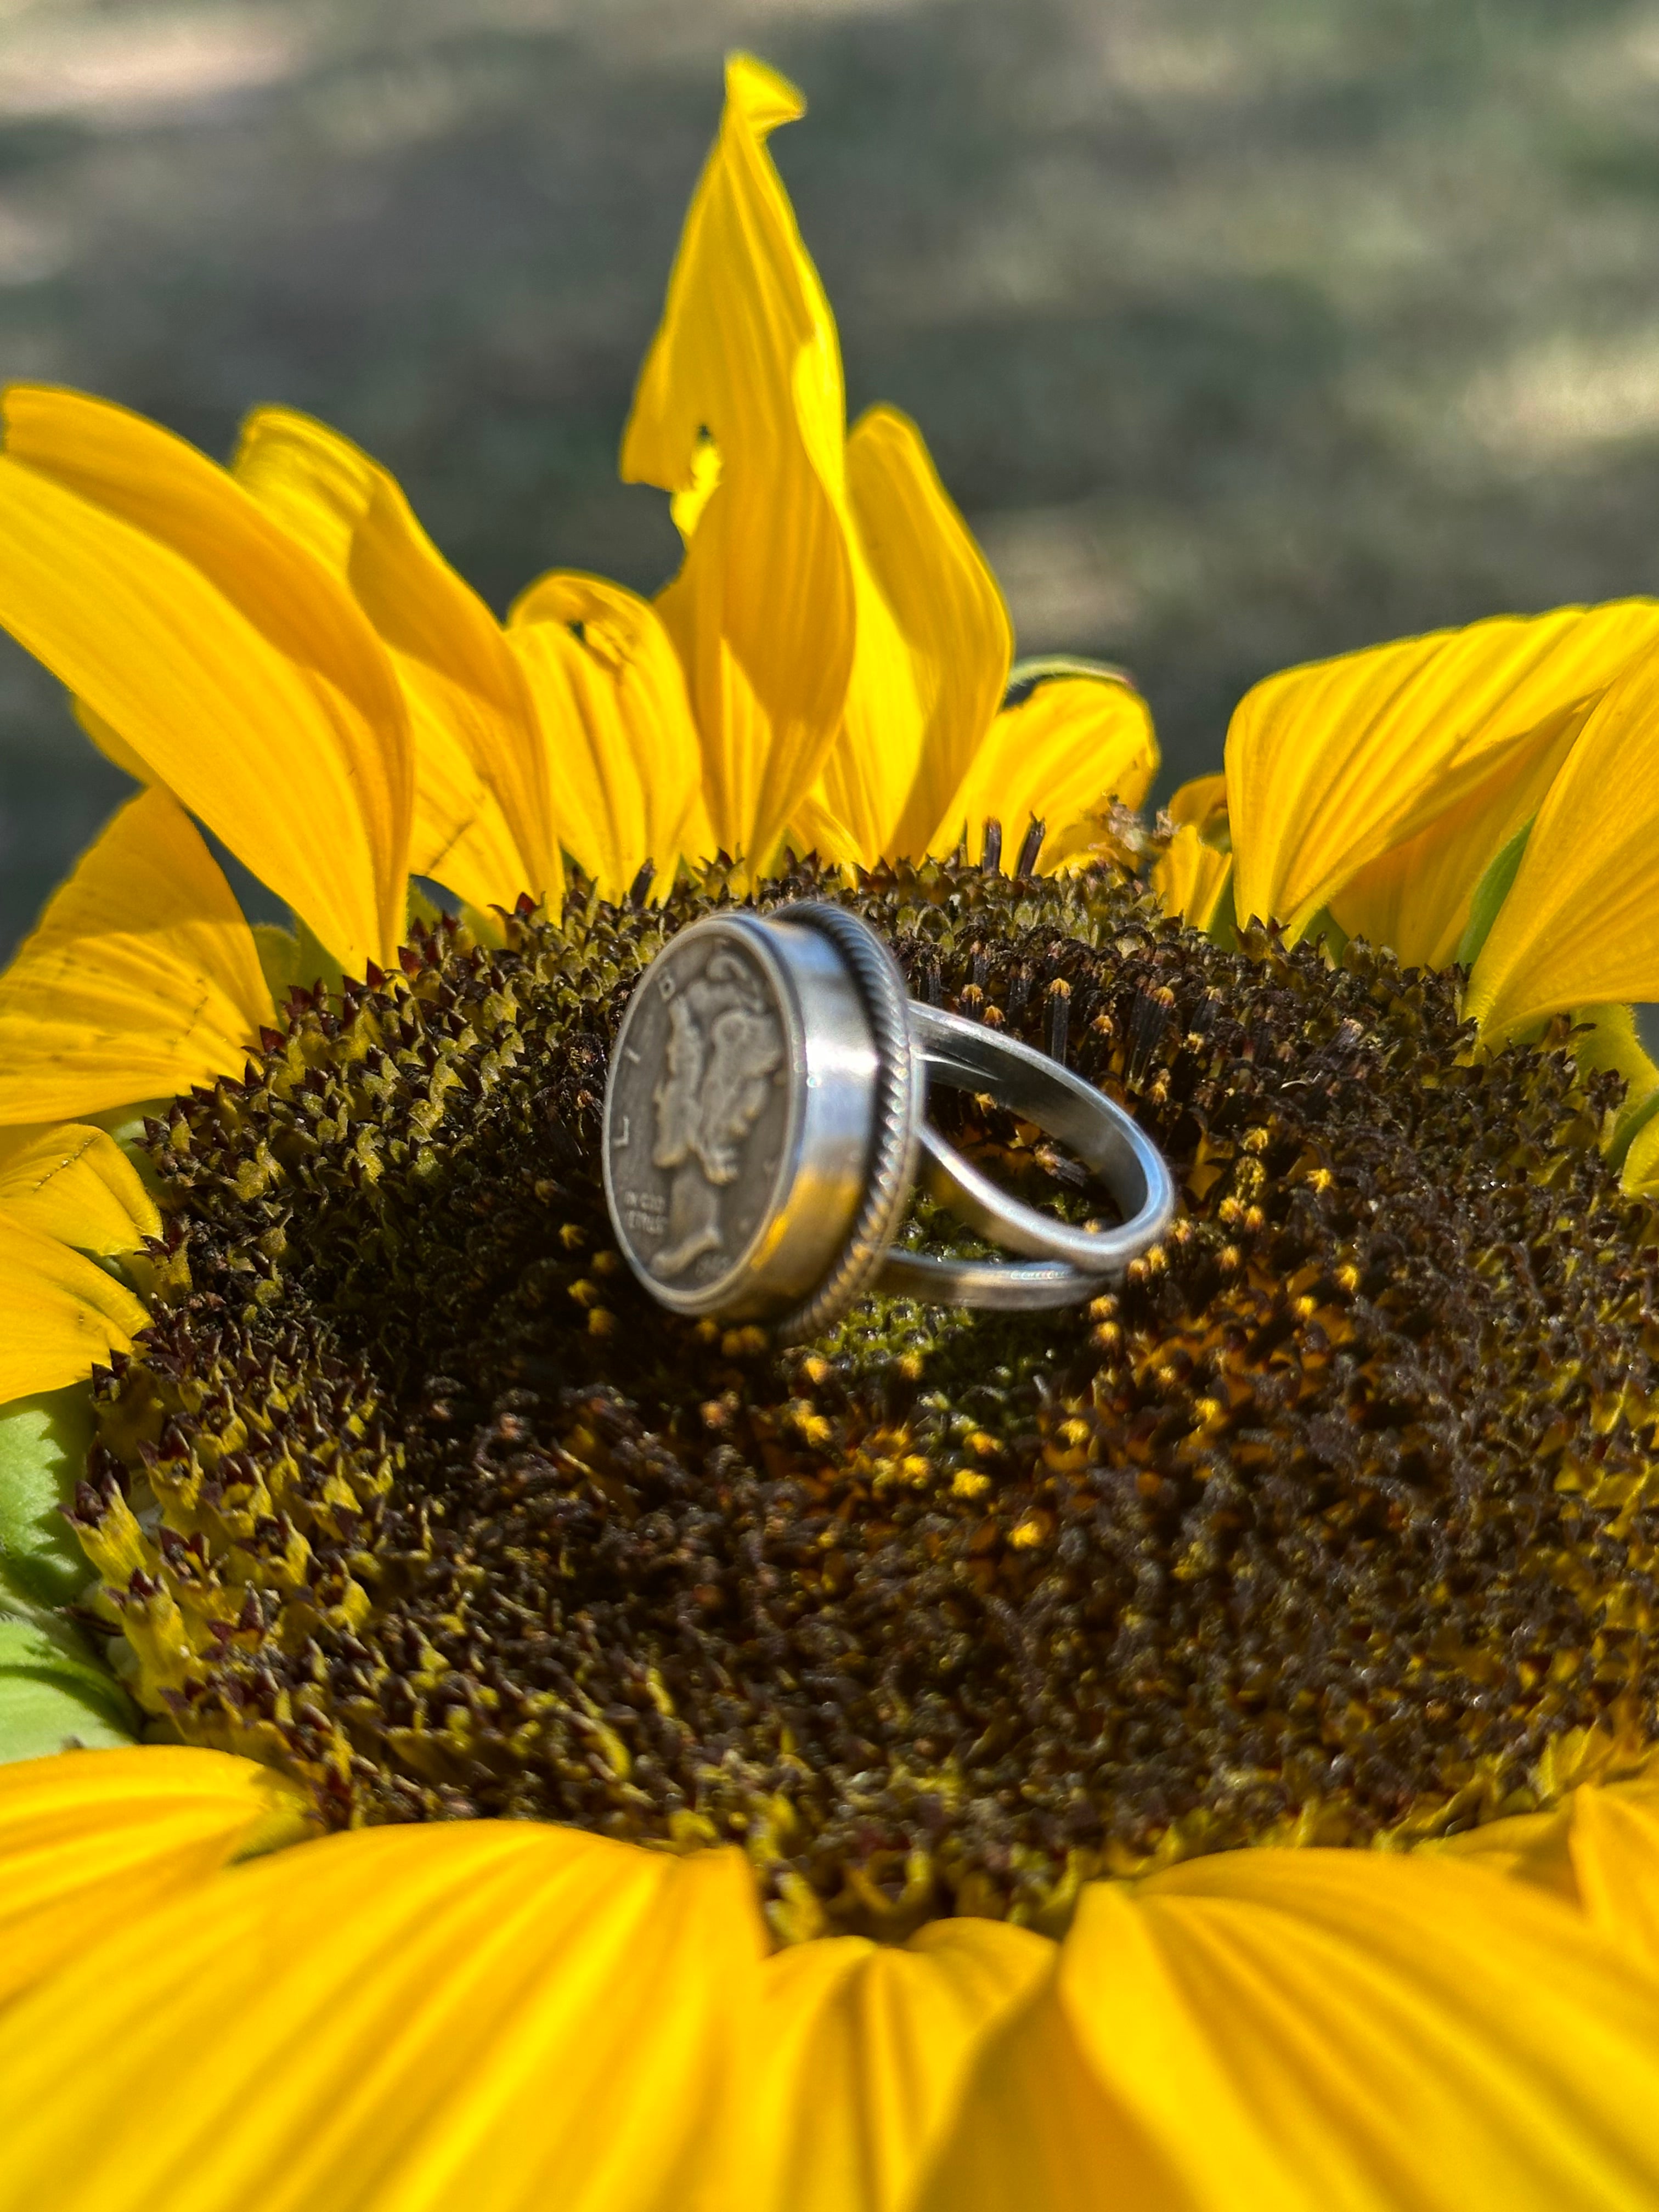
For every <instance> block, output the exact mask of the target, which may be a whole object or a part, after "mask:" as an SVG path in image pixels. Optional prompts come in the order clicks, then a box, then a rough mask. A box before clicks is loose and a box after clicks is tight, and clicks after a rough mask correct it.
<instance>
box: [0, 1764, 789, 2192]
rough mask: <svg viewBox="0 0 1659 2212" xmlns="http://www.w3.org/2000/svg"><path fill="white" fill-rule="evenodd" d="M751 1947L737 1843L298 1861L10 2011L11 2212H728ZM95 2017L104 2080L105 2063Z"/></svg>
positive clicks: (1, 2091)
mask: <svg viewBox="0 0 1659 2212" xmlns="http://www.w3.org/2000/svg"><path fill="white" fill-rule="evenodd" d="M88 1756H89V1757H91V1758H94V1759H99V1760H105V1759H107V1760H110V1761H113V1760H115V1759H120V1758H122V1757H123V1756H124V1754H121V1753H94V1754H89V1755H88ZM140 1756H143V1754H140ZM69 1763H70V1762H64V1764H66V1765H67V1764H69ZM761 1949H762V1942H761V1933H760V1926H759V1921H758V1917H757V1912H756V1909H755V1904H754V1897H753V1888H752V1883H751V1881H750V1875H749V1873H748V1869H747V1868H746V1866H745V1864H744V1861H743V1860H742V1859H741V1858H740V1857H738V1855H737V1854H736V1853H720V1854H713V1855H708V1856H706V1857H700V1858H696V1859H676V1858H673V1857H669V1856H666V1855H665V1854H661V1853H653V1852H647V1851H642V1850H635V1849H634V1848H632V1847H631V1846H628V1845H624V1844H611V1843H607V1842H604V1841H602V1840H600V1839H599V1838H594V1837H592V1836H584V1835H579V1834H576V1833H574V1832H572V1831H570V1830H568V1829H561V1828H552V1827H547V1826H541V1825H538V1824H537V1823H534V1822H530V1821H525V1822H516V1821H501V1822H497V1821H480V1822H477V1823H458V1824H453V1825H450V1826H436V1827H415V1828H381V1829H375V1830H371V1831H367V1832H359V1833H356V1834H353V1835H343V1836H334V1837H330V1838H325V1839H324V1840H323V1841H321V1842H319V1843H313V1844H306V1845H305V1846H303V1847H302V1848H301V1849H299V1850H290V1851H283V1852H279V1853H277V1854H276V1855H275V1856H273V1857H269V1858H264V1859H261V1860H259V1861H258V1862H256V1863H253V1864H252V1865H248V1866H245V1867H239V1868H235V1869H232V1870H230V1871H229V1872H228V1873H226V1874H224V1875H219V1876H216V1878H215V1879H214V1880H213V1881H211V1882H210V1883H208V1884H205V1885H201V1886H198V1887H197V1888H196V1889H195V1891H194V1892H193V1893H191V1894H190V1895H188V1896H185V1897H183V1898H181V1899H179V1901H178V1902H177V1903H176V1904H175V1905H171V1906H164V1907H163V1908H162V1909H161V1910H160V1911H156V1912H152V1913H150V1914H149V1915H148V1916H147V1917H143V1918H142V1919H140V1920H138V1921H137V1923H135V1924H134V1925H133V1926H132V1927H131V1929H130V1930H128V1931H127V1932H125V1933H124V1934H119V1935H113V1936H105V1937H104V1938H103V1940H101V1941H98V1942H93V1943H91V1944H89V1945H88V1946H87V1947H86V1948H84V1949H83V1950H82V1953H81V1954H80V1955H79V1956H78V1957H77V1959H76V1960H75V1962H74V1963H73V1964H72V1965H70V1966H66V1967H64V1969H62V1970H61V1971H59V1972H58V1973H56V1974H54V1975H52V1977H50V1978H48V1979H47V1980H46V1981H45V1982H44V1983H42V1984H40V1985H39V1986H38V1987H36V1988H35V1989H34V1990H33V1991H31V1992H30V1993H29V1994H27V1995H26V1996H22V1997H20V1998H19V1999H18V2000H17V2002H16V2003H15V2005H14V2007H13V2008H11V2010H10V2011H9V2012H8V2013H7V2014H5V2015H3V2016H0V2085H3V2086H0V2112H3V2138H4V2143H5V2154H4V2157H3V2159H0V2207H3V2208H5V2212H25V2208H27V2212H40V2207H42V2206H43V2205H46V2204H50V2205H51V2206H52V2208H53V2212H112V2208H119V2212H246V2208H247V2207H249V2206H252V2205H258V2207H259V2208H260V2212H452V2208H455V2207H459V2206H462V2205H465V2207H466V2208H467V2212H532V2208H535V2212H543V2208H545V2207H547V2206H550V2205H556V2206H558V2207H559V2208H560V2212H588V2209H589V2208H591V2212H635V2208H638V2212H647V2208H651V2212H656V2208H662V2212H667V2208H668V2207H670V2206H673V2207H676V2208H678V2207H682V2206H684V2207H691V2206H695V2205H698V2204H704V2203H706V2204H708V2205H710V2206H711V2207H712V2206H714V2205H716V2204H719V2205H725V2204H729V2203H732V2202H733V2201H734V2199H733V2198H732V2196H731V2195H730V2194H729V2193H726V2192H725V2191H723V2190H722V2188H721V2185H720V2175H719V2173H718V2172H716V2171H715V2168H716V2166H717V2164H718V2156H719V2152H720V2145H721V2144H722V2143H723V2142H726V2141H728V2140H729V2117H730V2116H729V2112H728V2110H727V2109H726V2105H727V2100H728V2099H729V2097H730V2096H731V2094H732V2089H733V2068H734V2063H735V2061H736V2057H737V2054H738V2048H739V2037H740V2034H741V2033H742V2031H743V2029H744V2026H745V2024H746V2022H747V2020H748V2019H749V2017H750V2014H751V2012H752V2002H753V1985H754V1978H755V1975H756V1972H757V1967H758V1964H759V1959H760V1954H761ZM89 2023H95V2028H94V2033H95V2035H96V2039H97V2045H98V2049H99V2051H100V2053H103V2054H107V2055H108V2056H109V2057H110V2058H111V2059H112V2062H113V2063H104V2062H103V2057H101V2056H100V2057H94V2058H93V2059H91V2060H90V2061H89V2059H88V2045H87V2036H88V2024H89Z"/></svg>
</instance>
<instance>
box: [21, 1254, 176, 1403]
mask: <svg viewBox="0 0 1659 2212" xmlns="http://www.w3.org/2000/svg"><path fill="white" fill-rule="evenodd" d="M148 1322H149V1314H148V1313H147V1312H146V1311H145V1310H144V1308H143V1306H142V1305H141V1304H139V1302H138V1300H137V1298H136V1297H134V1296H133V1294H132V1292H131V1291H130V1290H128V1289H127V1288H126V1286H125V1284H123V1283H118V1282H117V1281H116V1279H115V1278H114V1277H113V1276H112V1275H111V1274H110V1273H107V1272H106V1270H105V1269H104V1268H102V1267H100V1266H99V1265H98V1263H97V1261H95V1260H88V1258H86V1256H85V1255H83V1254H82V1253H80V1252H76V1251H75V1250H73V1249H71V1248H70V1246H69V1245H67V1244H60V1243H58V1239H57V1238H56V1237H48V1236H45V1235H43V1234H42V1233H41V1231H40V1230H38V1229H29V1228H26V1227H25V1226H24V1225H23V1224H22V1223H21V1221H13V1220H10V1219H9V1218H7V1216H6V1215H4V1214H3V1213H0V1404H3V1403H4V1402H5V1401H6V1400H8V1399H10V1398H23V1397H27V1395H29V1394H30V1393H31V1392H32V1391H35V1390H58V1389H62V1388H63V1386H64V1383H74V1382H76V1381H78V1380H79V1379H80V1378H81V1377H82V1376H85V1375H87V1374H88V1373H89V1372H90V1371H91V1369H92V1366H93V1364H94V1361H96V1360H103V1359H107V1358H108V1357H109V1355H110V1353H111V1352H130V1351H131V1348H132V1340H133V1338H134V1337H135V1336H136V1335H137V1333H138V1331H139V1330H140V1329H141V1328H144V1327H145V1326H146V1324H147V1323H148Z"/></svg>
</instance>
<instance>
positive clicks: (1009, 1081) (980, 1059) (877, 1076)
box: [602, 902, 1175, 1339]
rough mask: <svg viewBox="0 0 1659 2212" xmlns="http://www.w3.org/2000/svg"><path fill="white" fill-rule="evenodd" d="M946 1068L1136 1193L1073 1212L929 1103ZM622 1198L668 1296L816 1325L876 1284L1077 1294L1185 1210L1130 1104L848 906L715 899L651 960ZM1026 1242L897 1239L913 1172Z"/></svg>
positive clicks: (638, 1263) (632, 1262) (653, 1283)
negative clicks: (995, 1246) (937, 1115)
mask: <svg viewBox="0 0 1659 2212" xmlns="http://www.w3.org/2000/svg"><path fill="white" fill-rule="evenodd" d="M930 1082H938V1083H941V1084H945V1085H951V1086H953V1087H956V1088H958V1089H966V1090H969V1091H974V1092H975V1093H979V1094H982V1095H986V1096H988V1097H991V1098H992V1099H993V1100H994V1101H995V1102H996V1103H999V1104H1000V1105H1002V1106H1004V1107H1006V1108H1007V1109H1009V1110H1010V1111H1012V1112H1013V1113H1016V1114H1018V1115H1020V1116H1021V1117H1022V1118H1023V1119H1024V1120H1026V1121H1032V1122H1035V1123H1036V1125H1037V1126H1038V1127H1040V1128H1042V1129H1043V1130H1045V1131H1047V1132H1048V1134H1050V1135H1051V1136H1054V1137H1056V1138H1058V1139H1060V1141H1061V1142H1062V1143H1064V1144H1065V1145H1066V1146H1069V1147H1070V1149H1071V1150H1072V1151H1073V1152H1075V1153H1076V1154H1077V1155H1078V1157H1079V1158H1081V1159H1082V1160H1084V1161H1085V1163H1086V1164H1088V1165H1089V1166H1090V1167H1091V1168H1093V1169H1094V1170H1096V1172H1097V1174H1098V1175H1099V1176H1101V1178H1102V1179H1103V1182H1105V1183H1106V1185H1107V1187H1108V1188H1109V1190H1110V1191H1111V1193H1112V1195H1113V1197H1114V1199H1115V1200H1116V1202H1117V1204H1118V1206H1119V1207H1120V1209H1121V1212H1122V1213H1123V1215H1124V1220H1123V1223H1122V1225H1121V1227H1118V1228H1113V1229H1100V1230H1094V1229H1079V1228H1074V1227H1073V1226H1071V1225H1069V1224H1067V1223H1065V1222H1061V1221H1058V1220H1056V1219H1055V1218H1054V1217H1053V1216H1051V1215H1048V1214H1046V1213H1041V1212H1037V1211H1036V1208H1034V1207H1031V1206H1025V1205H1024V1204H1022V1203H1021V1201H1020V1200H1018V1199H1016V1198H1014V1197H1012V1195H1011V1194H1009V1193H1008V1192H1006V1191H1005V1190H1002V1189H1001V1188H1000V1187H999V1186H998V1185H997V1184H995V1183H994V1182H992V1181H991V1180H990V1179H989V1177H987V1176H984V1175H982V1174H981V1172H980V1170H978V1169H977V1168H975V1167H974V1166H973V1165H972V1164H970V1163H969V1161H967V1160H965V1159H964V1158H963V1157H962V1156H961V1154H960V1153H959V1152H957V1151H956V1150H955V1148H954V1147H953V1146H951V1145H949V1144H948V1143H946V1141H945V1139H944V1138H943V1137H942V1136H940V1135H939V1133H938V1131H936V1130H934V1129H932V1128H929V1127H926V1126H925V1124H924V1122H923V1120H922V1115H923V1111H924V1109H925V1105H926V1101H927V1085H928V1084H929V1083H930ZM602 1149H603V1158H604V1173H605V1200H606V1203H607V1205H608V1206H609V1207H610V1211H611V1223H612V1225H613V1227H614V1228H615V1231H616V1233H617V1243H618V1244H619V1245H620V1247H621V1249H622V1251H623V1256H624V1257H625V1258H626V1260H627V1261H628V1263H629V1267H631V1268H632V1269H633V1271H634V1273H635V1274H636V1275H637V1276H638V1278H639V1279H640V1280H641V1283H643V1284H644V1285H645V1286H646V1288H647V1290H649V1291H651V1293H652V1295H653V1297H655V1298H657V1299H658V1300H659V1302H660V1303H661V1304H663V1305H665V1306H667V1307H668V1308H670V1309H671V1310H672V1311H674V1312H677V1313H681V1314H685V1315H690V1316H708V1317H713V1318H717V1319H720V1320H722V1321H743V1320H765V1321H767V1322H770V1323H771V1324H772V1325H773V1326H774V1327H775V1328H776V1329H777V1330H778V1332H779V1334H781V1336H783V1337H784V1338H785V1339H796V1338H800V1337H804V1336H811V1335H814V1334H817V1333H818V1332H819V1331H821V1330H822V1329H823V1328H826V1327H828V1326H829V1323H830V1322H833V1321H834V1320H835V1319H836V1316H838V1315H839V1314H841V1313H842V1312H843V1311H844V1310H846V1308H847V1307H848V1306H849V1305H850V1304H853V1303H854V1301H855V1300H856V1299H858V1298H860V1297H863V1296H866V1294H867V1293H869V1292H870V1291H873V1290H878V1289H879V1290H883V1291H892V1292H898V1293H902V1294H903V1295H906V1296H908V1297H918V1298H923V1299H926V1300H927V1302H928V1303H930V1304H945V1305H974V1306H989V1307H1000V1308H1003V1309H1005V1310H1006V1309H1011V1308H1012V1309H1018V1308H1035V1307H1042V1306H1056V1305H1072V1304H1077V1303H1078V1302H1079V1301H1080V1300H1082V1299H1085V1298H1090V1297H1094V1296H1095V1295H1096V1294H1097V1291H1099V1289H1100V1287H1101V1285H1102V1284H1103V1283H1104V1282H1110V1281H1114V1280H1115V1279H1119V1278H1121V1275H1122V1273H1123V1272H1124V1270H1125V1269H1126V1268H1127V1266H1128V1264H1129V1262H1130V1261H1131V1260H1133V1258H1134V1257H1135V1255H1137V1254H1138V1253H1140V1252H1144V1251H1145V1250H1146V1249H1147V1247H1148V1246H1149V1245H1151V1244H1152V1243H1156V1241H1157V1240H1158V1237H1160V1236H1161V1235H1162V1234H1163V1232H1164V1230H1165V1229H1166V1228H1167V1227H1168V1225H1169V1223H1170V1218H1171V1217H1172V1215H1173V1213H1174V1211H1175V1188H1174V1184H1173V1182H1172V1181H1171V1179H1170V1171H1169V1169H1168V1167H1167V1166H1166V1164H1165V1163H1164V1158H1163V1155H1162V1154H1161V1153H1160V1152H1159V1151H1158V1147H1157V1146H1155V1145H1154V1144H1153V1143H1152V1140H1151V1139H1149V1138H1148V1137H1147V1136H1146V1134H1145V1133H1144V1132H1143V1131H1142V1130H1140V1129H1139V1127H1137V1126H1136V1124H1135V1122H1134V1121H1133V1120H1132V1119H1131V1118H1130V1116H1129V1115H1127V1114H1126V1113H1125V1112H1124V1110H1123V1109H1122V1108H1121V1106H1119V1105H1117V1104H1116V1103H1115V1102H1114V1101H1113V1100H1111V1099H1109V1098H1108V1097H1105V1096H1104V1095H1103V1093H1102V1092H1101V1091H1097V1090H1096V1089H1095V1088H1094V1086H1093V1085H1091V1084H1089V1083H1085V1081H1084V1080H1083V1079H1082V1078H1081V1077H1080V1076H1078V1075H1075V1074H1073V1073H1072V1072H1071V1071H1070V1070H1069V1069H1067V1068H1065V1067H1062V1066H1060V1065H1059V1063H1058V1062H1056V1061H1054V1060H1048V1059H1047V1058H1046V1057H1045V1056H1044V1055H1043V1054H1041V1053H1038V1052H1034V1051H1032V1050H1031V1048H1030V1046H1028V1045H1024V1044H1022V1043H1020V1042H1019V1041H1018V1039H1017V1038H1013V1037H1009V1036H1003V1035H1002V1034H1001V1033H1000V1032H999V1031H997V1030H992V1029H989V1028H987V1027H984V1026H982V1025H981V1024H977V1023H974V1022H969V1021H964V1020H963V1019H962V1018H961V1017H960V1016H958V1015H955V1014H947V1013H944V1012H940V1011H939V1010H938V1009H937V1008H934V1007H931V1006H921V1005H919V1004H918V1003H916V1002H915V1001H914V1000H911V999H910V998H909V997H908V994H907V993H906V990H905V987H904V980H903V977H902V975H901V974H900V973H899V970H898V968H897V965H896V963H895V962H894V960H893V957H892V955H891V954H890V952H889V951H888V950H887V948H886V946H885V945H883V943H882V941H881V939H879V938H878V936H877V935H876V934H875V933H874V931H873V930H872V929H870V928H869V927H867V926H866V924H865V923H864V922H862V921H860V920H859V919H858V917H857V916H856V915H854V914H852V913H851V912H849V911H848V909H847V908H844V907H836V906H828V905H820V904H817V903H816V902H812V903H801V904H798V905H793V906H787V907H781V908H776V909H775V911H774V912H773V913H771V914H769V915H756V914H750V913H747V912H744V911H740V910H733V911H731V912H729V913H725V914H719V915H710V916H708V918H707V919H706V920H704V921H699V922H694V923H693V924H692V925H691V926H690V928H688V929H684V930H682V931H681V932H680V933H679V935H678V937H676V938H674V939H672V940H671V942H670V943H669V944H668V945H665V946H664V948H663V950H662V951H660V952H659V954H658V955H657V957H656V958H655V959H654V960H653V962H652V963H651V964H650V966H649V967H648V968H647V969H646V971H645V973H644V975H642V976H641V979H640V981H639V983H638V984H637V985H636V987H635V991H634V994H633V996H632V998H631V999H630V1000H629V1003H628V1006H627V1010H626V1012H624V1014H623V1019H622V1024H621V1027H620V1028H619V1030H617V1042H616V1045H615V1047H614V1048H613V1050H612V1053H611V1070H610V1075H609V1079H608V1080H607V1082H606V1085H605V1127H604V1138H603V1147H602ZM919 1170H921V1171H922V1172H925V1175H926V1177H927V1188H929V1190H930V1192H931V1193H932V1194H933V1196H934V1197H935V1198H936V1199H937V1200H939V1202H941V1203H943V1204H945V1205H946V1206H949V1207H950V1208H951V1210H952V1211H953V1212H955V1213H956V1214H957V1216H958V1217H959V1218H961V1219H962V1220H963V1222H965V1223H966V1224H968V1225H969V1226H970V1227H972V1228H974V1229H975V1230H977V1231H979V1232H980V1233H981V1235H982V1236H985V1237H988V1238H989V1239H990V1240H991V1241H993V1242H994V1243H999V1244H1000V1245H1002V1246H1004V1247H1005V1248H1006V1249H1009V1250H1012V1251H1015V1252H1019V1253H1023V1254H1025V1255H1028V1257H1027V1258H1026V1259H1024V1260H1023V1261H1000V1260H955V1259H937V1258H933V1257H932V1256H930V1255H926V1254H921V1253H913V1252H907V1251H895V1250H893V1249H891V1247H892V1243H893V1239H894V1237H896V1234H897V1231H898V1229H899V1226H900V1224H901V1223H902V1219H903V1218H904V1213H905V1210H906V1208H907V1206H908V1204H909V1201H910V1198H911V1195H912V1193H913V1191H914V1189H915V1183H916V1179H917V1175H918V1171H919Z"/></svg>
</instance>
